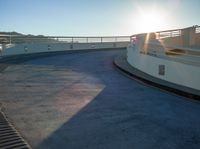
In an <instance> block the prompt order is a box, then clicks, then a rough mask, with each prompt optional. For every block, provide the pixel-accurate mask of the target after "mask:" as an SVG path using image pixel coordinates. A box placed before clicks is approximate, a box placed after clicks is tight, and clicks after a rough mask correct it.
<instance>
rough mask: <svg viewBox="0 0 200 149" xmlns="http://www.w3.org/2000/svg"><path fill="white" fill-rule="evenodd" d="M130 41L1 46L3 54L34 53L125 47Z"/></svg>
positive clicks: (3, 55)
mask: <svg viewBox="0 0 200 149" xmlns="http://www.w3.org/2000/svg"><path fill="white" fill-rule="evenodd" d="M128 43H129V42H102V43H100V42H99V43H38V44H37V43H34V44H31V43H30V44H16V45H15V44H11V45H3V46H1V47H2V48H1V56H2V57H5V56H12V55H21V54H32V53H41V52H57V51H69V50H92V49H111V48H113V49H115V48H125V47H127V45H128Z"/></svg>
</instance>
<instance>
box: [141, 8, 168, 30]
mask: <svg viewBox="0 0 200 149" xmlns="http://www.w3.org/2000/svg"><path fill="white" fill-rule="evenodd" d="M165 24H166V22H165V17H164V15H163V14H162V13H161V12H159V11H157V12H146V13H144V12H143V13H140V14H139V15H138V19H137V30H138V32H153V31H159V30H161V29H163V28H164V26H165Z"/></svg>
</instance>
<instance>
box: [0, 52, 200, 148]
mask: <svg viewBox="0 0 200 149" xmlns="http://www.w3.org/2000/svg"><path fill="white" fill-rule="evenodd" d="M124 52H125V50H113V51H96V52H86V53H74V54H63V55H56V56H53V57H45V58H40V59H36V60H30V61H27V62H23V63H21V64H17V65H11V66H9V67H8V68H7V69H6V70H4V71H3V72H2V73H1V75H0V81H1V83H0V87H1V90H0V102H3V105H4V107H5V113H6V114H7V116H8V118H9V120H10V121H11V122H13V123H14V125H15V127H16V128H17V129H18V130H19V131H20V133H21V134H22V136H24V138H25V139H26V140H27V141H28V142H29V143H30V144H31V146H32V147H33V148H42V149H45V148H46V149H49V148H52V149H54V148H55V149H56V148H63V149H66V148H70V149H79V148H82V149H88V148H91V149H96V148H97V149H98V148H99V149H101V148H115V149H118V148H126V149H129V148H130V149H132V148H139V149H140V148H142V149H149V148H162V149H169V148H170V149H175V148H181V149H188V148H190V149H195V148H199V146H200V127H199V124H200V118H199V114H200V103H199V102H198V101H195V102H194V101H191V100H187V99H185V98H184V97H179V96H175V95H172V94H168V93H165V92H162V91H160V90H158V89H154V88H151V87H148V86H144V85H142V84H140V83H138V82H136V81H134V80H131V79H129V78H127V77H125V76H123V75H121V74H120V73H119V72H118V71H116V70H115V67H114V66H113V64H112V62H113V59H114V58H115V57H116V56H117V55H119V54H123V53H124Z"/></svg>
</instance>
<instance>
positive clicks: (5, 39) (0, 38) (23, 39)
mask: <svg viewBox="0 0 200 149" xmlns="http://www.w3.org/2000/svg"><path fill="white" fill-rule="evenodd" d="M129 41H130V36H104V37H95V36H90V37H81V36H77V37H73V36H29V35H27V36H22V35H0V44H19V43H102V42H129Z"/></svg>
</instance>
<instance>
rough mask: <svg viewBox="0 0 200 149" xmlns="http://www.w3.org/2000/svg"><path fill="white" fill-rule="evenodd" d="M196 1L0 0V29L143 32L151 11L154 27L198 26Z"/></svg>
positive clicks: (69, 33) (65, 32)
mask: <svg viewBox="0 0 200 149" xmlns="http://www.w3.org/2000/svg"><path fill="white" fill-rule="evenodd" d="M199 8H200V1H199V0H0V19H1V21H0V22H1V23H0V31H17V32H21V33H24V34H34V35H39V34H43V35H63V36H103V35H105V36H109V35H132V34H135V33H138V32H145V27H144V26H146V25H147V26H148V25H152V24H153V23H152V22H151V21H150V22H149V23H148V22H147V23H143V24H142V25H143V26H142V25H141V23H142V22H141V20H140V18H141V14H140V12H142V13H143V14H144V16H145V15H148V13H149V12H150V11H152V10H156V11H155V12H156V13H157V14H159V17H161V18H162V20H164V23H162V24H159V25H158V26H157V27H156V28H154V29H156V30H163V29H173V28H179V27H181V28H182V27H187V26H192V25H200V17H199V14H200V9H199ZM141 26H142V28H141Z"/></svg>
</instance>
